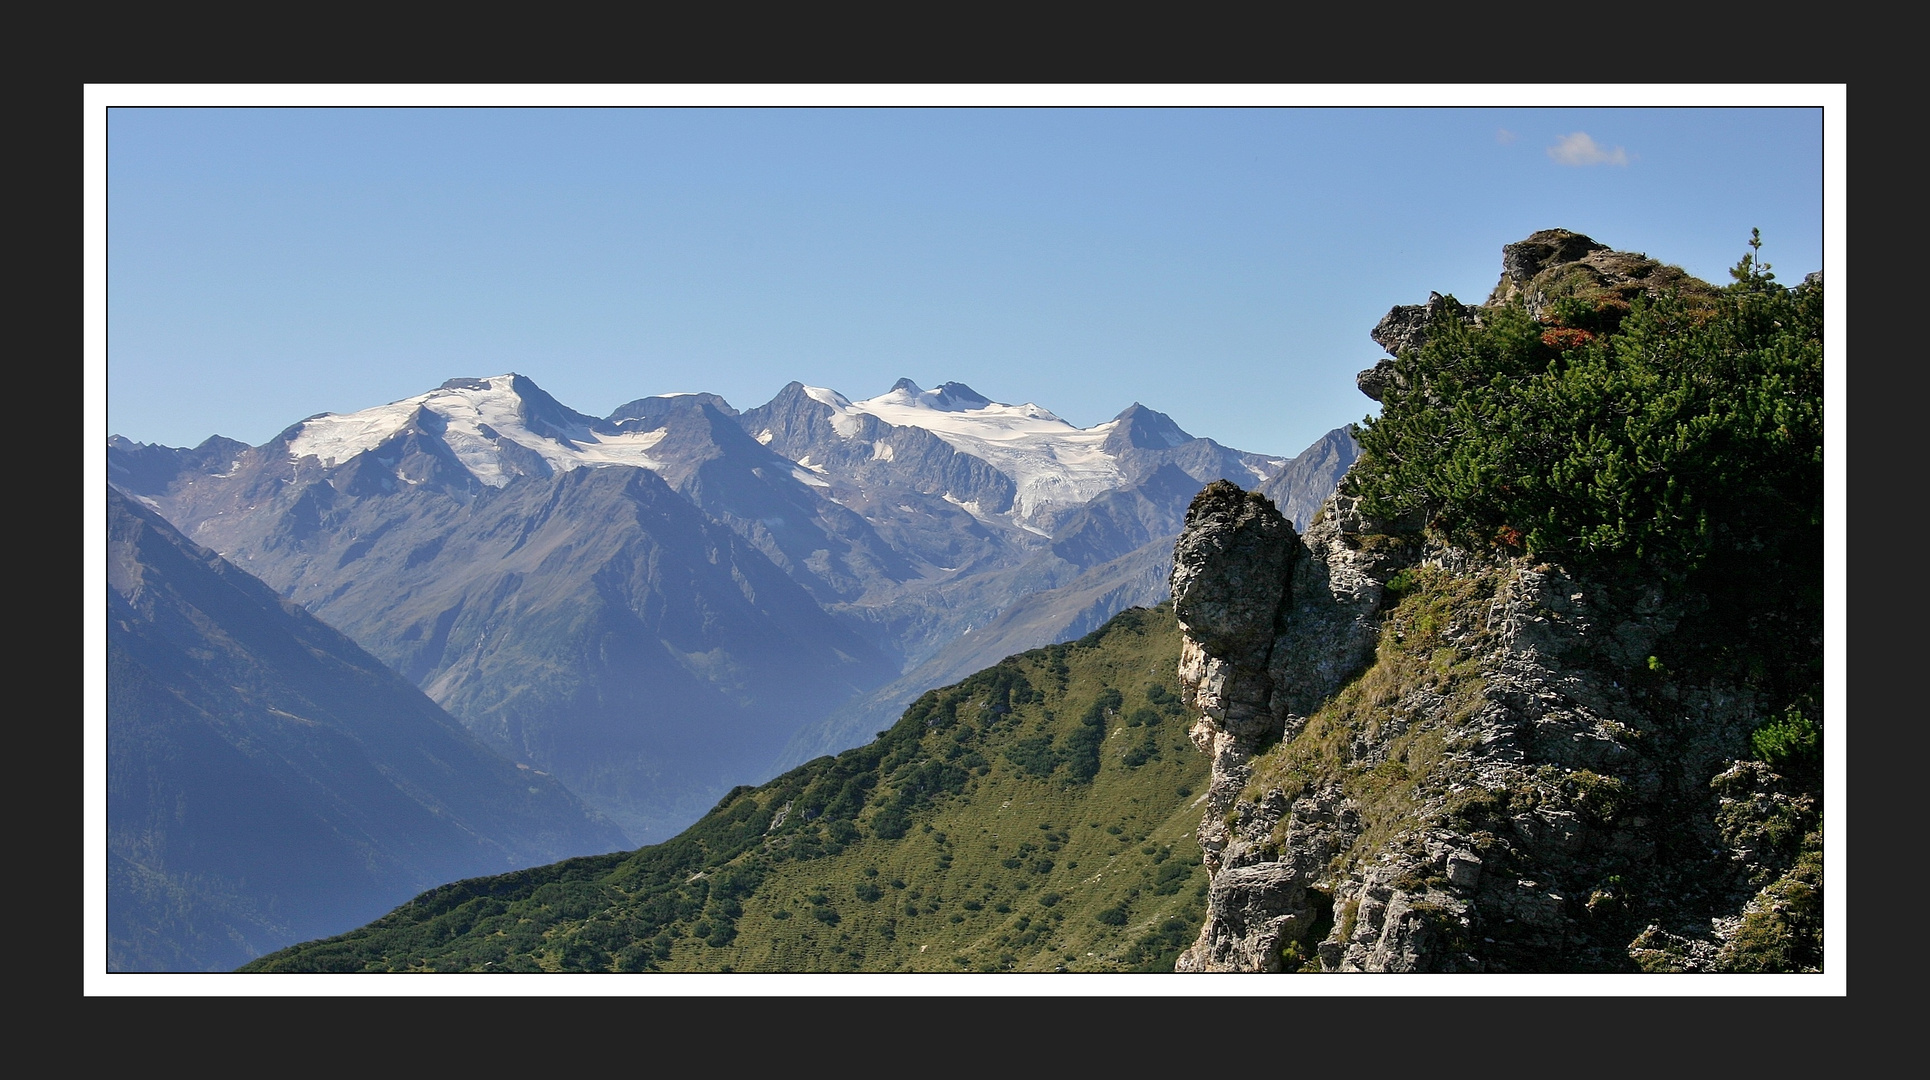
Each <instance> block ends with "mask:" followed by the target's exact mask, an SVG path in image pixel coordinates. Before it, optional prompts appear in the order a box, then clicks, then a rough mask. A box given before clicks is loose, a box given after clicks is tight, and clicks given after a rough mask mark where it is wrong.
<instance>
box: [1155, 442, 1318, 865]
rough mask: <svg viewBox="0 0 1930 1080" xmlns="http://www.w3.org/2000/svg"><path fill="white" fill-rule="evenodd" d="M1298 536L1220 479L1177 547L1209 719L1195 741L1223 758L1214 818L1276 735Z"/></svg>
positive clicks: (1186, 626)
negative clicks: (1277, 686)
mask: <svg viewBox="0 0 1930 1080" xmlns="http://www.w3.org/2000/svg"><path fill="white" fill-rule="evenodd" d="M1295 539H1296V538H1295V536H1294V531H1293V524H1292V523H1291V522H1289V521H1287V520H1286V519H1285V518H1283V517H1281V516H1280V512H1279V511H1278V510H1276V509H1274V506H1273V502H1272V501H1271V500H1269V499H1268V498H1267V497H1266V496H1264V495H1260V494H1258V493H1257V492H1255V493H1248V492H1246V491H1242V490H1241V489H1240V488H1239V486H1238V485H1235V484H1231V483H1228V482H1227V481H1224V480H1216V481H1214V482H1213V483H1211V484H1208V485H1207V486H1206V487H1205V488H1204V489H1202V490H1201V491H1200V493H1199V494H1198V495H1196V496H1194V498H1193V503H1192V505H1191V506H1190V507H1188V508H1187V511H1186V529H1185V531H1184V532H1183V533H1181V535H1180V539H1179V541H1178V543H1176V544H1175V545H1174V547H1173V576H1172V584H1173V612H1174V614H1175V615H1176V616H1177V617H1178V619H1179V625H1180V633H1181V639H1180V666H1179V677H1180V683H1181V686H1182V687H1183V688H1184V693H1185V694H1186V696H1187V699H1188V703H1189V704H1190V705H1192V706H1193V708H1195V709H1197V710H1198V711H1199V714H1200V719H1199V722H1198V723H1197V724H1195V725H1194V727H1193V730H1192V732H1191V737H1192V739H1193V743H1194V745H1196V746H1198V747H1199V748H1200V749H1201V750H1202V751H1205V752H1206V753H1208V754H1211V755H1212V757H1213V762H1214V772H1213V775H1214V780H1213V782H1212V785H1211V786H1209V787H1208V789H1207V794H1206V806H1207V811H1208V812H1207V816H1208V818H1209V819H1211V818H1213V817H1215V816H1216V815H1217V814H1218V813H1220V812H1223V811H1224V810H1225V808H1226V806H1227V804H1228V802H1230V800H1231V799H1232V797H1233V795H1234V793H1235V792H1236V791H1237V790H1238V788H1239V786H1240V785H1241V784H1243V783H1244V782H1245V775H1246V774H1245V772H1244V771H1243V770H1244V766H1245V762H1246V760H1247V758H1248V757H1250V756H1251V755H1252V753H1253V751H1254V749H1255V748H1256V747H1258V745H1259V744H1260V741H1261V740H1262V739H1264V738H1266V737H1267V736H1268V735H1270V734H1272V732H1273V731H1274V730H1275V729H1276V722H1275V718H1274V716H1273V713H1272V711H1271V707H1270V699H1271V695H1272V684H1271V683H1270V682H1269V681H1268V680H1267V676H1266V665H1267V658H1268V655H1269V653H1270V652H1271V651H1272V647H1273V636H1274V623H1275V617H1276V616H1277V615H1278V613H1279V610H1280V604H1281V601H1282V599H1283V597H1284V594H1285V591H1286V583H1287V581H1288V578H1289V575H1290V574H1291V573H1292V570H1293V560H1294V556H1295V553H1296V551H1297V549H1298V546H1299V545H1297V544H1296V543H1295ZM1211 842H1212V841H1210V840H1209V841H1208V843H1211Z"/></svg>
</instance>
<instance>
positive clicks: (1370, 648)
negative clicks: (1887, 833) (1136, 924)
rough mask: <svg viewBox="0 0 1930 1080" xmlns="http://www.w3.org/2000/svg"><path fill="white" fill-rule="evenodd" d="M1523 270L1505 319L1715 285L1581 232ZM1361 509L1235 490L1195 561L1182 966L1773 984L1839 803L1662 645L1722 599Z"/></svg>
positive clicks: (1186, 575)
mask: <svg viewBox="0 0 1930 1080" xmlns="http://www.w3.org/2000/svg"><path fill="white" fill-rule="evenodd" d="M1503 262H1504V272H1503V276H1502V280H1501V283H1500V284H1499V285H1498V286H1497V287H1496V290H1495V292H1494V295H1493V298H1492V299H1491V301H1490V302H1491V303H1495V304H1498V303H1507V302H1515V301H1521V302H1524V303H1526V304H1528V305H1529V306H1530V307H1531V308H1533V307H1535V306H1536V305H1546V304H1549V303H1551V302H1552V299H1553V298H1555V297H1557V296H1559V295H1574V294H1576V292H1577V291H1584V292H1588V294H1589V295H1590V296H1592V297H1610V298H1619V297H1623V296H1627V295H1631V293H1630V292H1629V290H1630V289H1631V288H1632V289H1634V290H1636V291H1640V290H1642V289H1648V288H1653V287H1673V288H1678V289H1679V290H1680V291H1682V292H1685V293H1686V292H1693V291H1697V290H1706V289H1709V286H1707V285H1705V284H1703V283H1701V282H1696V281H1694V280H1693V279H1686V275H1683V274H1682V273H1681V272H1680V271H1679V270H1675V269H1674V268H1672V267H1664V266H1662V265H1661V264H1659V263H1657V262H1655V261H1654V260H1652V259H1646V258H1645V257H1643V256H1637V255H1629V254H1627V253H1621V252H1614V251H1610V250H1609V249H1607V248H1606V247H1605V246H1603V245H1601V244H1599V243H1596V242H1594V241H1592V240H1590V239H1589V238H1587V237H1584V236H1580V235H1579V234H1575V233H1569V232H1565V231H1563V230H1548V231H1545V232H1540V233H1536V234H1534V235H1533V236H1531V237H1529V238H1528V239H1527V240H1525V241H1523V242H1522V243H1520V244H1511V245H1509V246H1508V247H1507V248H1506V249H1505V253H1504V260H1503ZM1685 279H1686V280H1685ZM1564 290H1565V291H1564ZM1450 305H1451V307H1449V306H1450ZM1444 308H1447V309H1448V310H1451V311H1453V312H1454V313H1455V314H1457V315H1459V316H1460V317H1463V318H1467V319H1470V320H1474V319H1479V318H1480V317H1481V314H1482V309H1480V308H1462V307H1461V306H1460V305H1459V304H1456V303H1455V302H1454V301H1453V300H1452V298H1447V297H1442V296H1440V295H1439V294H1436V295H1434V296H1432V297H1430V299H1429V302H1428V303H1427V304H1425V305H1412V306H1407V307H1397V308H1395V309H1394V310H1393V311H1391V312H1390V313H1389V315H1388V316H1387V318H1385V319H1383V320H1382V321H1381V323H1380V325H1379V326H1377V327H1376V328H1375V331H1374V338H1375V340H1376V341H1377V342H1379V343H1381V344H1382V345H1383V346H1384V347H1386V348H1388V350H1389V351H1390V352H1394V353H1396V354H1397V355H1401V356H1403V357H1405V356H1407V355H1408V354H1410V353H1411V352H1412V351H1413V350H1417V349H1419V348H1420V347H1421V346H1422V345H1423V344H1424V343H1425V335H1426V332H1427V329H1428V327H1429V326H1430V325H1431V324H1432V321H1433V320H1434V319H1435V318H1436V317H1437V316H1438V315H1439V314H1440V313H1441V312H1442V311H1443V309H1444ZM1394 378H1395V375H1394V366H1393V364H1392V362H1389V361H1384V362H1383V363H1382V364H1381V365H1380V366H1379V367H1377V368H1375V369H1373V370H1371V371H1369V372H1363V373H1362V375H1361V379H1360V382H1361V387H1362V389H1363V391H1364V392H1367V393H1368V395H1369V396H1370V397H1378V396H1379V395H1378V394H1377V393H1376V391H1378V390H1381V389H1384V388H1385V387H1386V386H1388V385H1390V384H1391V382H1392V380H1393V379H1394ZM1344 491H1345V489H1344V486H1343V492H1341V493H1336V494H1335V495H1334V496H1332V497H1330V498H1329V499H1328V501H1327V502H1326V504H1325V505H1324V506H1323V508H1322V510H1321V512H1320V513H1319V514H1318V515H1316V517H1315V518H1314V521H1313V523H1312V524H1311V525H1310V526H1309V527H1308V528H1307V530H1306V532H1305V533H1304V535H1296V534H1295V533H1294V532H1293V530H1292V529H1291V527H1290V526H1284V523H1283V522H1280V521H1279V516H1278V514H1277V513H1276V512H1274V511H1273V508H1272V506H1271V505H1270V504H1269V503H1268V502H1267V501H1266V500H1265V499H1264V498H1262V497H1260V496H1259V495H1258V493H1253V494H1247V493H1244V492H1241V491H1240V490H1239V489H1237V488H1236V487H1234V486H1233V485H1231V484H1216V485H1213V486H1210V487H1208V488H1207V489H1206V490H1205V491H1202V492H1201V493H1200V495H1199V497H1198V498H1197V500H1196V501H1195V503H1194V505H1193V508H1192V510H1191V511H1190V512H1189V514H1188V517H1187V529H1186V531H1185V533H1183V534H1182V536H1181V537H1180V540H1179V542H1178V545H1177V547H1176V548H1175V554H1174V567H1173V577H1172V581H1173V595H1174V603H1175V611H1176V612H1177V613H1178V615H1179V618H1180V627H1181V630H1182V633H1183V635H1184V638H1183V642H1182V653H1181V660H1180V667H1179V674H1180V678H1181V682H1182V685H1183V687H1184V689H1185V691H1186V696H1187V700H1188V704H1189V705H1190V706H1191V707H1192V708H1193V709H1194V711H1195V715H1196V716H1197V717H1198V720H1197V723H1196V724H1195V726H1194V728H1193V731H1192V737H1193V740H1194V742H1195V744H1196V745H1197V746H1199V747H1200V749H1201V750H1202V751H1204V752H1206V753H1208V754H1210V755H1211V758H1212V764H1213V773H1212V780H1211V785H1210V787H1209V790H1208V793H1207V796H1206V798H1205V799H1204V800H1203V804H1204V817H1203V820H1202V822H1201V825H1200V828H1199V840H1200V845H1201V848H1202V850H1203V852H1204V859H1205V864H1206V867H1207V869H1208V871H1209V873H1210V874H1211V875H1212V880H1211V886H1210V891H1209V895H1208V914H1207V917H1206V921H1205V924H1204V926H1203V927H1202V929H1201V931H1200V933H1199V936H1198V938H1197V940H1196V941H1195V942H1194V944H1193V945H1192V946H1191V948H1189V949H1188V950H1187V951H1186V952H1185V953H1184V954H1183V955H1182V956H1181V958H1180V960H1179V962H1178V964H1177V969H1178V970H1180V971H1249V972H1266V971H1308V972H1317V971H1325V972H1479V971H1489V972H1495V971H1516V972H1522V971H1539V972H1555V971H1564V972H1587V971H1604V972H1607V971H1704V970H1749V969H1750V968H1749V961H1748V959H1747V956H1746V955H1745V954H1748V955H1755V954H1753V953H1750V952H1749V950H1751V949H1755V950H1756V951H1757V953H1760V952H1761V946H1760V945H1758V944H1753V942H1757V941H1759V940H1770V939H1775V940H1778V941H1780V940H1785V939H1786V937H1787V935H1785V938H1776V934H1777V933H1779V932H1780V931H1779V928H1781V927H1783V926H1784V925H1785V924H1789V923H1792V922H1795V921H1800V920H1803V919H1811V920H1815V919H1820V910H1821V899H1820V897H1821V891H1820V890H1821V881H1820V866H1821V854H1820V849H1816V848H1814V846H1813V845H1814V837H1815V836H1816V835H1817V834H1816V833H1815V829H1816V828H1817V822H1818V821H1819V820H1820V813H1821V810H1820V806H1819V805H1818V800H1817V798H1816V797H1815V795H1814V791H1815V790H1818V789H1816V788H1814V787H1813V786H1809V787H1805V786H1804V785H1800V784H1793V783H1791V782H1789V781H1788V779H1787V778H1785V777H1782V776H1778V775H1777V774H1776V773H1775V772H1774V771H1773V770H1771V769H1770V768H1769V767H1768V766H1767V765H1764V764H1763V763H1761V762H1760V761H1750V760H1747V759H1748V758H1749V756H1750V741H1749V740H1750V732H1751V730H1752V728H1753V727H1755V726H1756V725H1757V724H1759V723H1760V722H1761V720H1762V717H1763V716H1764V714H1765V713H1766V712H1767V711H1768V710H1769V709H1770V708H1771V707H1772V705H1773V703H1770V702H1766V701H1762V700H1758V698H1757V695H1756V694H1755V692H1754V691H1753V690H1752V689H1751V686H1750V685H1749V684H1748V683H1746V682H1742V681H1734V680H1724V679H1722V678H1712V677H1708V676H1706V675H1705V676H1700V677H1697V678H1688V677H1678V676H1676V675H1675V674H1674V673H1672V672H1670V671H1668V670H1667V669H1666V668H1665V667H1663V666H1662V665H1660V664H1659V662H1658V661H1657V660H1656V659H1655V656H1654V655H1653V654H1654V652H1656V651H1657V642H1658V641H1660V640H1662V639H1663V638H1664V637H1665V636H1666V635H1667V634H1668V633H1670V632H1671V631H1672V630H1673V629H1675V628H1676V626H1677V625H1678V623H1680V622H1682V621H1683V620H1684V619H1686V618H1688V617H1690V616H1691V615H1693V613H1694V611H1695V610H1696V607H1697V604H1698V599H1697V598H1696V597H1695V596H1692V595H1685V594H1678V593H1671V592H1669V591H1667V590H1665V589H1663V588H1661V587H1653V588H1649V587H1629V586H1628V585H1627V584H1626V583H1621V584H1616V585H1612V586H1610V585H1597V584H1594V583H1591V582H1588V581H1584V580H1582V579H1579V578H1577V577H1575V576H1571V575H1570V574H1569V573H1568V572H1567V571H1566V570H1564V568H1562V567H1561V566H1559V565H1555V564H1552V563H1549V562H1545V561H1540V560H1537V559H1534V558H1531V557H1528V556H1522V555H1518V554H1514V553H1511V552H1508V551H1505V550H1501V551H1497V552H1495V553H1482V554H1477V553H1471V552H1468V551H1465V550H1462V549H1459V548H1455V547H1451V546H1448V545H1446V544H1444V543H1442V542H1440V541H1437V540H1433V539H1427V538H1425V534H1424V533H1423V532H1422V531H1421V530H1419V529H1417V528H1414V527H1412V523H1389V522H1382V521H1375V520H1372V519H1370V518H1369V517H1367V516H1366V515H1365V514H1364V513H1363V512H1362V510H1361V507H1360V506H1359V505H1357V504H1356V502H1355V501H1354V500H1353V499H1352V498H1350V496H1348V495H1347V494H1345V493H1344ZM1396 525H1402V526H1403V527H1394V526H1396ZM1752 935H1753V937H1752ZM1812 961H1813V962H1817V963H1820V957H1812V958H1809V959H1807V960H1805V959H1802V958H1797V959H1789V958H1788V957H1784V958H1783V959H1782V960H1779V961H1778V962H1780V963H1786V964H1787V965H1788V966H1787V967H1785V968H1784V969H1785V970H1788V969H1793V968H1802V967H1803V966H1804V965H1805V964H1806V963H1809V962H1812Z"/></svg>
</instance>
